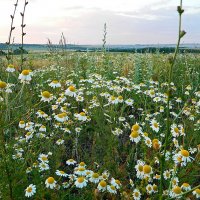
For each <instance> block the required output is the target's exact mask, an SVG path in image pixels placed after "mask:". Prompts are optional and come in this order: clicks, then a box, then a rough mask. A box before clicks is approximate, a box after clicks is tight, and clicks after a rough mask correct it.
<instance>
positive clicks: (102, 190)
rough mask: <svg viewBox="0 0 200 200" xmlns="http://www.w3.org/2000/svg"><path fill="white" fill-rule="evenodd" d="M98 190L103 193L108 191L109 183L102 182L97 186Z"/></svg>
mask: <svg viewBox="0 0 200 200" xmlns="http://www.w3.org/2000/svg"><path fill="white" fill-rule="evenodd" d="M97 189H98V190H99V191H101V192H104V191H106V189H107V183H106V182H105V181H104V180H101V181H100V182H99V184H98V186H97Z"/></svg>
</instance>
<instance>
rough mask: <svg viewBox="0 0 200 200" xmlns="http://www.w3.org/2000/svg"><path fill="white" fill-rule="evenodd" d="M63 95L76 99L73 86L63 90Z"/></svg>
mask: <svg viewBox="0 0 200 200" xmlns="http://www.w3.org/2000/svg"><path fill="white" fill-rule="evenodd" d="M65 95H67V96H70V97H76V88H75V87H74V86H73V85H70V86H69V87H68V88H67V90H65Z"/></svg>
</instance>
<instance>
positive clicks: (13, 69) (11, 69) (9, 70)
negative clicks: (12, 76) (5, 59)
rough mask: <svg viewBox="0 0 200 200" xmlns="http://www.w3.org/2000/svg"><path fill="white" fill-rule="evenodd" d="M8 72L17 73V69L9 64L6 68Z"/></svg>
mask: <svg viewBox="0 0 200 200" xmlns="http://www.w3.org/2000/svg"><path fill="white" fill-rule="evenodd" d="M6 71H7V72H14V71H15V67H14V65H12V64H9V65H8V67H7V68H6Z"/></svg>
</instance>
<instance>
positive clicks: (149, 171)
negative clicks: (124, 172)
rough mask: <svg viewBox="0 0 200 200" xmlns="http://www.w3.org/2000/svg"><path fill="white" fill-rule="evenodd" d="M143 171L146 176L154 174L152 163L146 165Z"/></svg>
mask: <svg viewBox="0 0 200 200" xmlns="http://www.w3.org/2000/svg"><path fill="white" fill-rule="evenodd" d="M143 173H144V178H147V177H150V175H151V174H153V171H152V167H151V166H150V165H144V166H143Z"/></svg>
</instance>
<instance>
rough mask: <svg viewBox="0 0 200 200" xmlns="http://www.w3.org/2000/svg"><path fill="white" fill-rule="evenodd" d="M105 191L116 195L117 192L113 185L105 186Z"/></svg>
mask: <svg viewBox="0 0 200 200" xmlns="http://www.w3.org/2000/svg"><path fill="white" fill-rule="evenodd" d="M107 190H108V192H110V193H111V194H117V190H116V188H115V186H114V185H108V186H107Z"/></svg>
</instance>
